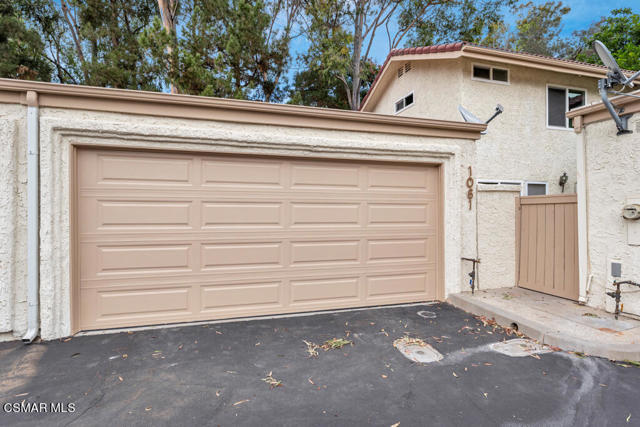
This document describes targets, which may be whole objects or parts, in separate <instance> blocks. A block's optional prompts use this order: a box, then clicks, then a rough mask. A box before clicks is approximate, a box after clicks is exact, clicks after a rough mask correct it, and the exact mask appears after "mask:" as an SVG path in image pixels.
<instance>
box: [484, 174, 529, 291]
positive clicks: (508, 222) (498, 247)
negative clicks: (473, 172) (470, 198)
mask: <svg viewBox="0 0 640 427" xmlns="http://www.w3.org/2000/svg"><path fill="white" fill-rule="evenodd" d="M477 188H478V236H479V239H478V255H479V257H480V265H479V275H478V276H479V277H478V284H479V286H480V288H481V289H494V288H504V287H510V286H514V285H515V283H516V277H515V263H516V245H515V238H514V236H515V235H516V225H515V220H514V219H515V215H516V209H515V198H516V196H519V195H520V190H519V189H518V188H514V187H513V186H510V185H487V184H478V187H477Z"/></svg>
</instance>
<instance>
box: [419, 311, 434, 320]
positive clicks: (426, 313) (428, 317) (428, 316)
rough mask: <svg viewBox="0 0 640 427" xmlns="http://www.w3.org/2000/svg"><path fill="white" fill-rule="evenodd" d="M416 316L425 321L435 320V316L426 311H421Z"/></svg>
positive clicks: (431, 312)
mask: <svg viewBox="0 0 640 427" xmlns="http://www.w3.org/2000/svg"><path fill="white" fill-rule="evenodd" d="M417 314H418V316H420V317H422V318H425V319H435V318H436V314H435V313H434V312H433V311H426V310H422V311H419V312H418V313H417Z"/></svg>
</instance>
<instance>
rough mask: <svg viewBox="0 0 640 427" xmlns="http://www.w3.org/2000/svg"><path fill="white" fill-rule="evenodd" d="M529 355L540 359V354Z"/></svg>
mask: <svg viewBox="0 0 640 427" xmlns="http://www.w3.org/2000/svg"><path fill="white" fill-rule="evenodd" d="M529 356H531V357H533V358H534V359H538V360H540V356H538V355H537V354H530V355H529Z"/></svg>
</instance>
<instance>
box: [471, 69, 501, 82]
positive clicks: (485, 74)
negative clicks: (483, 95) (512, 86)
mask: <svg viewBox="0 0 640 427" xmlns="http://www.w3.org/2000/svg"><path fill="white" fill-rule="evenodd" d="M473 78H474V79H476V80H489V81H494V82H501V83H509V70H506V69H504V68H495V67H489V66H486V65H474V66H473Z"/></svg>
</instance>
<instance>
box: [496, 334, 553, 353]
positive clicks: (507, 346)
mask: <svg viewBox="0 0 640 427" xmlns="http://www.w3.org/2000/svg"><path fill="white" fill-rule="evenodd" d="M489 347H490V348H491V350H494V351H497V352H498V353H502V354H504V355H507V356H510V357H526V356H532V355H534V354H543V353H552V352H553V350H550V349H548V348H546V347H544V346H543V345H542V344H539V343H538V342H536V341H533V340H528V339H524V338H517V339H513V340H507V341H502V342H497V343H494V344H491V345H490V346H489Z"/></svg>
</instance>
